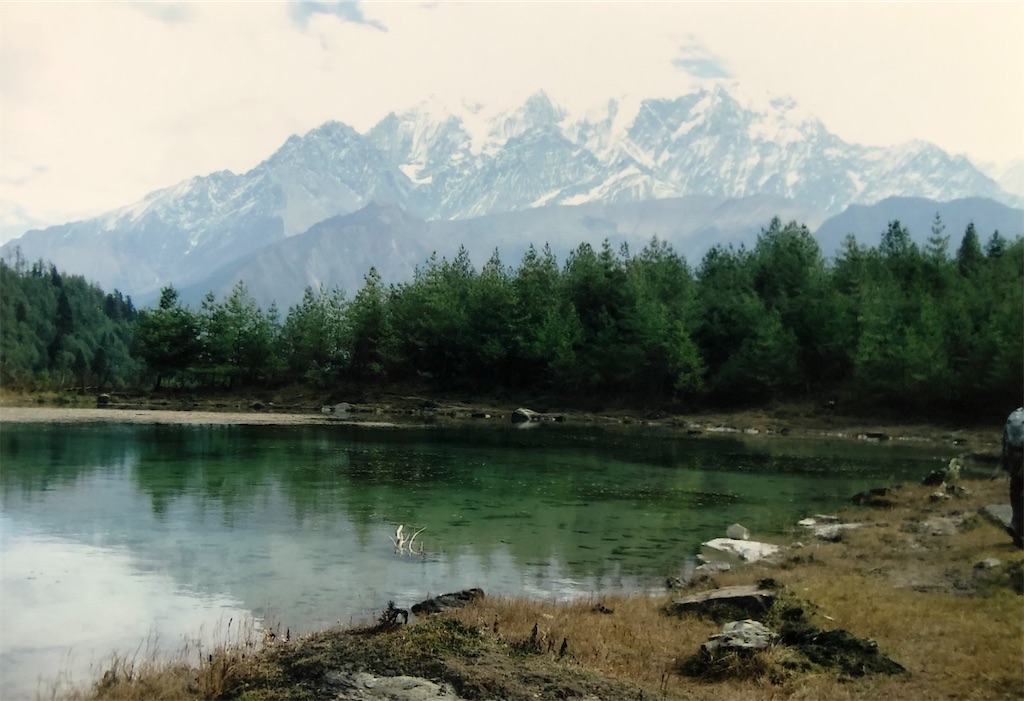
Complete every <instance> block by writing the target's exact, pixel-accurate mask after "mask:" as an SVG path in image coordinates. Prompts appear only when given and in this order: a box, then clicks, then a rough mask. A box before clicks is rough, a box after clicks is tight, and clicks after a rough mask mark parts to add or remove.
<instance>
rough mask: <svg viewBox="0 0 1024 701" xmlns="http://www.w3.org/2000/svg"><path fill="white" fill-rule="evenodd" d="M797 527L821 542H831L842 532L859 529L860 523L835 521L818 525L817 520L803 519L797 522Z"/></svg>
mask: <svg viewBox="0 0 1024 701" xmlns="http://www.w3.org/2000/svg"><path fill="white" fill-rule="evenodd" d="M797 525H798V526H803V527H804V528H807V529H809V530H810V531H811V533H812V534H813V535H814V536H815V537H817V538H821V539H822V540H831V539H833V538H836V537H838V536H839V535H840V533H841V532H842V531H847V530H850V529H851V528H860V527H861V526H862V525H864V524H862V523H837V522H836V521H828V522H826V523H819V522H818V519H814V518H805V519H803V520H800V521H797Z"/></svg>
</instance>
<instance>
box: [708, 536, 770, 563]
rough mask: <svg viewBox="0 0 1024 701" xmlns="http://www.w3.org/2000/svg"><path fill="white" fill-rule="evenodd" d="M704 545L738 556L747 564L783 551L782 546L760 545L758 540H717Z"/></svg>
mask: <svg viewBox="0 0 1024 701" xmlns="http://www.w3.org/2000/svg"><path fill="white" fill-rule="evenodd" d="M703 545H704V547H706V548H711V549H712V550H717V551H718V552H723V553H729V554H730V555H736V556H737V557H739V558H740V559H741V560H744V561H746V562H756V561H757V560H760V559H762V558H765V557H768V556H769V555H774V554H775V553H777V552H779V551H780V550H782V546H779V545H773V544H771V543H760V542H758V541H756V540H739V539H737V538H715V539H713V540H709V541H708V542H706V543H704V544H703Z"/></svg>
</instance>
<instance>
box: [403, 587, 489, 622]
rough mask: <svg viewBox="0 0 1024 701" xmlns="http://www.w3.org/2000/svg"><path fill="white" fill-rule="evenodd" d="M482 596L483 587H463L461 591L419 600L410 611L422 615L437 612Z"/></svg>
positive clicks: (459, 605)
mask: <svg viewBox="0 0 1024 701" xmlns="http://www.w3.org/2000/svg"><path fill="white" fill-rule="evenodd" d="M482 598H484V590H483V589H477V588H475V587H474V588H473V589H463V590H462V591H457V592H453V593H451V594H442V595H441V596H435V597H434V598H432V599H427V600H426V601H421V602H419V603H418V604H415V605H414V606H413V607H412V612H413V613H414V614H416V615H417V616H422V615H424V614H428V613H439V612H440V611H444V610H445V609H456V608H462V607H463V606H465V605H467V604H470V603H472V602H474V601H476V600H477V599H482Z"/></svg>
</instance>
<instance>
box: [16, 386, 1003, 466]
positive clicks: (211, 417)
mask: <svg viewBox="0 0 1024 701" xmlns="http://www.w3.org/2000/svg"><path fill="white" fill-rule="evenodd" d="M424 405H428V406H426V407H424ZM258 406H259V408H249V407H244V408H243V406H242V405H241V404H236V405H235V406H230V407H229V406H225V404H224V403H223V402H218V403H209V402H208V403H205V404H200V405H194V406H187V407H163V406H162V407H152V406H136V405H120V406H117V405H115V406H108V407H102V408H99V407H95V406H93V407H85V406H71V407H65V406H47V405H39V404H38V403H37V404H30V403H28V402H22V403H10V402H4V403H0V426H2V425H3V424H5V423H11V424H13V423H127V424H176V425H225V426H228V425H264V426H301V425H323V426H327V425H351V426H365V427H367V428H402V427H436V426H453V425H460V424H465V423H482V422H487V423H502V422H506V423H508V422H510V418H509V417H510V416H511V414H512V412H513V411H515V409H516V408H517V407H514V406H496V405H494V404H464V403H455V402H451V403H438V402H434V401H431V400H423V399H420V398H416V397H394V398H385V399H382V400H381V401H380V402H375V403H369V404H352V405H349V406H350V410H349V411H347V412H344V413H339V414H325V413H322V412H317V411H314V410H312V409H295V408H292V409H285V410H278V409H275V408H273V407H270V408H268V407H264V406H260V405H258ZM552 413H555V414H557V415H558V416H559V417H561V418H563V419H564V421H563V422H561V423H565V424H572V425H588V426H607V427H622V428H624V429H627V430H628V428H629V427H630V426H637V427H644V428H662V429H665V430H668V431H677V432H679V433H680V434H681V435H685V436H687V437H701V436H723V435H731V436H735V437H738V438H743V439H745V440H760V439H767V438H772V437H786V438H791V439H811V440H844V441H846V440H849V441H861V442H870V443H876V444H879V445H883V446H884V445H900V444H935V445H942V446H944V447H955V448H958V449H960V450H962V451H963V454H964V455H965V456H969V457H973V458H978V459H981V460H982V461H984V462H991V461H992V460H995V459H996V458H997V457H998V455H999V453H1000V450H1001V443H1000V441H1001V435H1002V433H1001V432H1002V426H1001V425H1000V426H993V427H991V428H979V427H976V426H975V427H945V426H940V425H936V424H929V423H920V422H914V423H907V424H900V423H892V422H868V421H864V420H862V419H857V418H850V417H844V416H841V415H834V414H822V413H814V412H809V411H808V410H807V409H805V408H801V407H785V408H783V409H781V410H771V409H764V410H753V411H751V410H745V411H735V412H716V413H706V414H680V415H667V416H666V415H658V416H657V417H656V418H645V417H642V416H638V415H637V413H636V412H630V411H621V410H620V411H613V412H601V413H595V412H583V411H566V412H552Z"/></svg>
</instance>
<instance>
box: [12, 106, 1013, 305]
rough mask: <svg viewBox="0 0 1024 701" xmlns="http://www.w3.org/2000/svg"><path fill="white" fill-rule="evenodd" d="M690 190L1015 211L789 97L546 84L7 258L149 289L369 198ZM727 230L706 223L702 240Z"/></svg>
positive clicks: (455, 215)
mask: <svg viewBox="0 0 1024 701" xmlns="http://www.w3.org/2000/svg"><path fill="white" fill-rule="evenodd" d="M693 196H701V197H712V198H718V199H719V200H720V201H721V202H724V201H726V200H731V199H736V198H753V197H757V196H765V197H770V198H776V199H782V200H785V201H793V202H798V203H800V206H801V207H804V208H807V209H809V210H813V211H815V212H827V213H829V214H838V213H839V212H841V211H843V209H844V208H846V207H847V206H848V205H850V204H873V203H875V202H879V201H881V200H884V199H886V198H889V197H893V196H901V197H926V198H929V199H934V200H937V201H948V200H954V199H959V198H965V197H985V198H990V199H993V200H996V201H1001V202H1004V203H1007V204H1011V205H1014V206H1019V205H1020V197H1019V196H1017V195H1012V194H1008V193H1006V192H1005V191H1003V190H1002V189H1001V188H1000V187H999V185H998V184H997V183H996V182H995V181H994V180H992V179H991V178H990V177H989V176H987V175H985V174H983V173H982V172H981V171H979V170H978V169H977V168H975V167H974V165H972V164H971V163H970V162H969V161H967V160H966V159H964V158H962V157H957V156H950V155H948V154H946V153H945V152H943V151H942V150H940V149H938V148H937V147H935V146H933V145H930V144H926V143H917V142H915V143H909V144H904V145H901V146H898V147H894V148H876V147H864V146H860V145H856V144H848V143H846V142H844V141H843V140H841V139H839V138H838V137H836V136H835V135H833V134H831V133H830V132H829V131H828V130H827V129H826V127H825V126H824V125H823V124H822V123H821V122H820V121H819V120H817V119H815V118H814V117H812V116H809V115H806V114H804V113H803V112H802V111H801V110H800V108H799V107H798V106H797V105H796V104H795V103H794V102H793V101H791V100H772V101H770V102H768V103H766V104H764V105H763V106H760V107H754V106H750V105H748V104H744V103H741V102H740V101H739V100H738V99H737V98H735V97H734V96H733V95H732V94H731V93H730V92H728V91H726V90H724V89H722V88H720V87H716V88H712V89H705V90H699V91H697V92H694V93H692V94H689V95H684V96H681V97H679V98H676V99H650V100H641V101H627V100H610V101H608V103H607V104H606V105H604V106H602V107H601V108H600V109H597V110H593V111H590V112H588V113H585V114H582V115H570V114H568V113H567V112H566V111H565V110H563V109H562V108H560V107H558V106H557V105H555V104H554V103H552V101H551V100H550V99H549V98H548V97H547V96H546V95H545V94H543V93H538V94H537V95H534V96H532V97H531V98H529V99H528V100H527V101H526V102H525V103H524V104H523V105H521V106H519V107H518V108H516V109H513V110H510V111H507V112H502V113H494V114H492V113H488V112H487V110H486V108H484V107H481V106H476V105H474V106H458V107H457V108H456V109H454V110H452V109H449V108H447V107H445V106H443V105H440V104H437V103H436V102H428V103H424V104H422V105H420V106H418V107H415V108H413V109H410V110H407V111H405V112H402V113H400V114H399V113H393V114H390V115H388V116H387V117H385V118H384V119H382V120H381V121H380V122H379V123H378V124H377V125H375V126H374V127H373V128H372V129H370V130H369V131H367V132H366V133H365V134H361V133H359V132H357V131H356V130H355V129H353V128H352V127H350V126H348V125H346V124H343V123H340V122H328V123H326V124H323V125H321V126H319V127H317V128H316V129H313V130H311V131H310V132H308V133H307V134H305V135H303V136H292V137H290V138H289V139H288V140H287V141H286V142H285V143H284V144H283V145H282V146H281V147H280V148H279V149H278V150H277V151H275V152H274V153H273V154H272V155H271V156H270V157H269V158H267V159H266V160H265V161H263V162H262V163H260V164H259V165H257V166H256V167H255V168H253V169H252V170H250V171H248V172H247V173H243V174H240V175H236V174H234V173H231V172H228V171H221V172H218V173H213V174H211V175H206V176H201V177H195V178H192V179H190V180H187V181H185V182H182V183H180V184H178V185H175V186H172V187H169V188H165V189H163V190H159V191H156V192H154V193H151V194H150V195H148V196H147V197H145V198H144V199H143V200H142V201H140V202H138V203H135V204H133V205H130V206H127V207H123V208H120V209H117V210H115V211H113V212H109V213H107V214H104V215H102V216H99V217H96V218H93V219H89V220H85V221H79V222H73V223H69V224H63V225H60V226H54V227H50V228H48V229H44V230H37V231H31V232H28V233H27V234H25V235H24V236H23V237H21V238H20V239H16V240H14V241H12V242H9V243H8V244H7V245H6V246H4V248H3V249H0V254H2V255H9V254H10V252H11V251H12V249H13V247H15V246H18V247H20V249H21V252H22V255H23V256H24V257H25V258H27V259H29V260H34V259H37V258H43V259H46V260H49V261H52V262H53V263H55V264H56V265H57V266H58V267H60V268H62V269H65V270H68V271H70V272H75V273H80V274H83V275H86V276H87V277H88V278H89V279H91V280H93V281H95V282H97V283H99V284H100V285H102V286H103V287H105V288H108V289H110V288H115V287H116V288H119V289H121V290H122V291H123V292H126V293H129V294H132V295H133V296H134V297H136V298H143V297H144V296H145V295H147V294H149V295H153V294H155V293H156V291H158V290H159V289H160V288H161V287H162V286H164V285H167V284H169V283H173V284H175V285H176V286H178V287H179V288H184V287H188V286H191V285H194V284H197V283H200V282H202V281H204V280H206V279H207V278H209V276H210V275H211V274H213V272H214V271H217V270H220V269H221V268H224V267H225V266H229V265H231V264H232V262H234V261H238V260H240V259H241V258H244V257H246V256H249V255H250V254H253V253H255V252H257V251H259V250H260V249H262V248H263V247H265V246H267V245H271V244H275V243H278V242H282V241H285V240H287V239H288V238H289V237H294V236H298V235H300V234H303V233H304V232H306V231H308V230H309V229H310V227H312V226H314V225H315V224H317V223H318V222H321V221H325V220H328V219H330V218H332V217H337V216H340V215H346V214H350V213H352V212H355V211H357V210H360V209H362V208H364V207H366V206H367V205H369V204H370V203H373V202H376V203H378V204H381V205H383V206H392V205H393V206H398V207H400V208H402V209H403V210H405V211H406V212H408V213H409V214H411V215H413V216H415V217H418V218H420V219H423V220H428V221H447V220H468V219H475V218H479V217H483V216H488V215H497V214H500V213H505V212H518V211H523V210H530V209H537V208H543V207H546V206H550V205H585V204H600V205H609V206H613V205H620V204H630V203H634V204H635V203H645V202H650V201H657V200H661V199H666V198H687V197H693ZM753 201H754V200H747V202H748V204H749V203H750V202H753ZM770 218H771V215H770V214H769V215H767V216H766V217H765V222H767V220H769V219H770ZM729 231H731V228H730V226H729V225H728V224H724V223H723V224H715V223H710V222H709V223H707V226H706V227H705V228H704V229H703V233H702V235H703V236H704V237H705V238H709V241H705V242H702V245H710V243H713V240H711V238H710V237H714V236H718V235H722V234H725V233H728V232H729ZM509 236H510V237H512V238H509V239H508V242H509V245H510V246H511V245H513V239H514V237H515V234H509ZM691 236H692V234H691ZM445 243H446V244H449V245H451V246H453V247H454V246H457V245H458V244H459V243H461V241H459V240H451V241H446V242H445ZM521 247H522V245H520V248H521ZM510 250H511V249H510ZM368 253H369V252H367V254H368Z"/></svg>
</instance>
